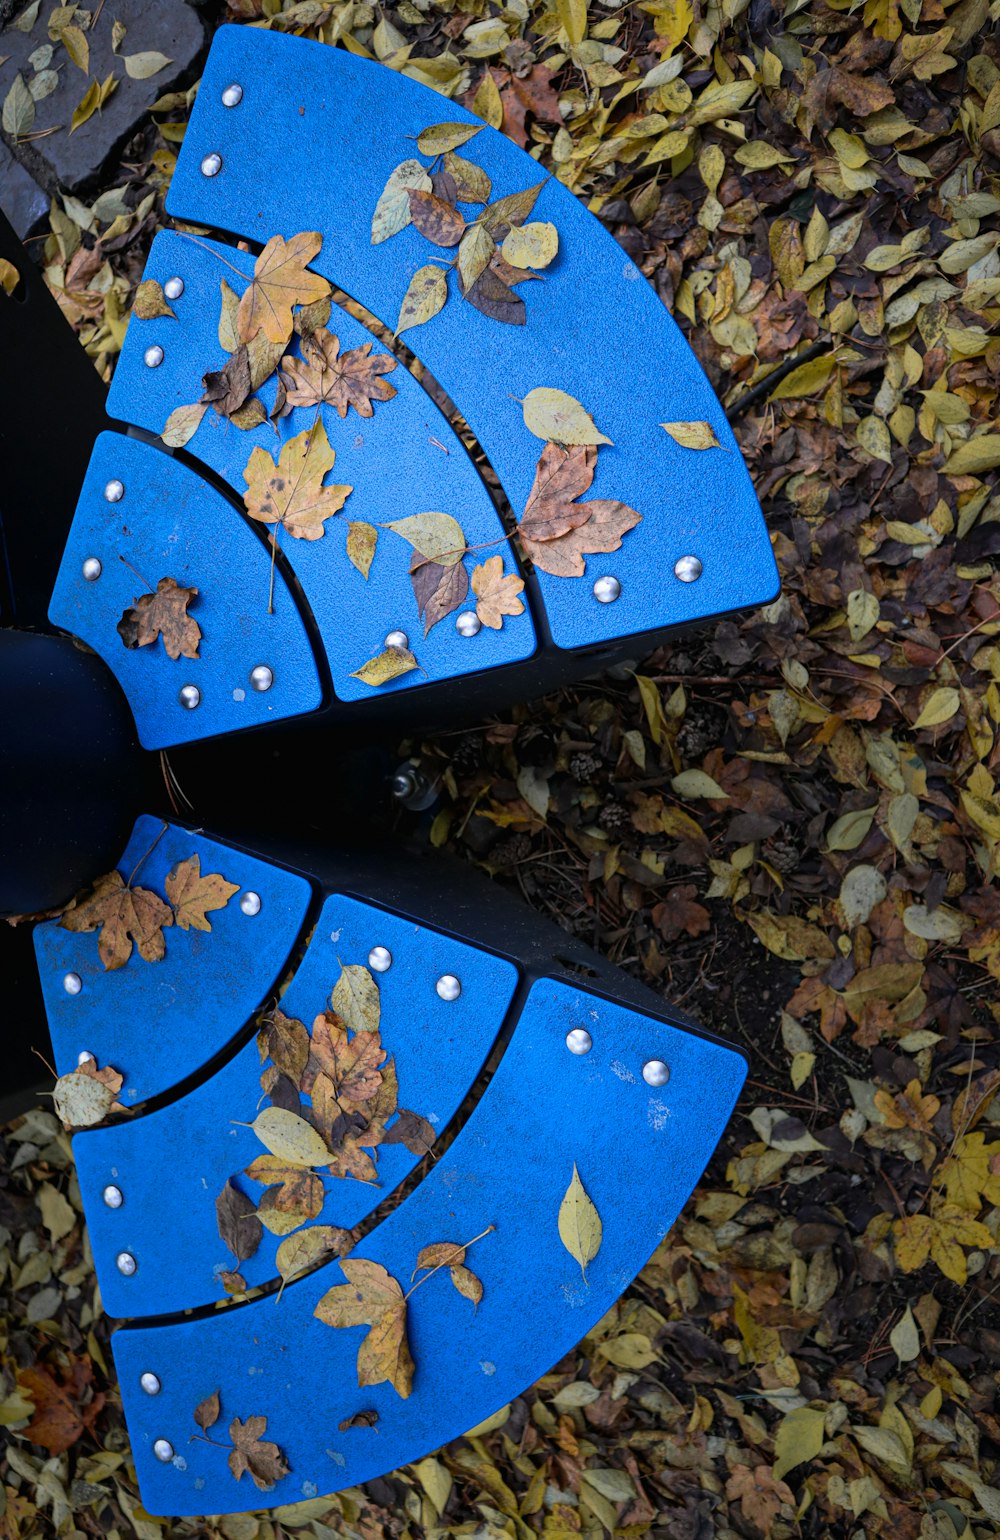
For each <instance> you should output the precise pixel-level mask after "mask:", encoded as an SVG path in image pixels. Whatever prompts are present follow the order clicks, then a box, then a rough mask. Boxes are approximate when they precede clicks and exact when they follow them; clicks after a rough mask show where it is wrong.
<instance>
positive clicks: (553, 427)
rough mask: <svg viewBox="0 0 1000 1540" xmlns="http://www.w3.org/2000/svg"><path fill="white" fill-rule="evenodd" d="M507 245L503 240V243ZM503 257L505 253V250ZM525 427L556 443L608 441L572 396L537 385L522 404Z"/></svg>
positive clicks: (603, 442)
mask: <svg viewBox="0 0 1000 1540" xmlns="http://www.w3.org/2000/svg"><path fill="white" fill-rule="evenodd" d="M504 244H505V245H506V242H505V243H504ZM504 256H505V257H506V252H504ZM521 407H522V410H523V412H524V426H525V427H526V428H527V430H528V432H529V433H533V434H534V435H535V437H536V438H543V439H546V440H548V441H549V442H552V443H556V444H610V443H611V440H610V439H609V438H607V437H606V435H605V434H603V433H602V432H601V431H600V429H599V428H598V427H597V426H596V425H595V423H594V419H593V418H592V417H591V415H590V413H589V412H588V411H587V410H586V408H585V407H583V406H582V405H581V404H580V402H579V401H577V399H576V397H575V396H570V395H567V393H566V391H564V390H553V389H552V388H551V387H549V386H547V385H539V386H537V387H536V388H535V389H534V390H529V391H528V394H527V395H526V396H525V398H524V400H523V401H522V403H521Z"/></svg>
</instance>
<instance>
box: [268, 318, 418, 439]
mask: <svg viewBox="0 0 1000 1540" xmlns="http://www.w3.org/2000/svg"><path fill="white" fill-rule="evenodd" d="M371 350H372V343H370V342H366V343H365V344H364V345H363V346H362V347H359V348H351V349H350V351H349V352H347V353H344V354H343V356H342V357H341V356H338V355H339V354H340V339H339V338H337V337H335V336H333V335H332V333H330V332H328V331H327V330H326V328H325V327H323V326H321V327H318V328H317V329H316V331H314V332H313V334H312V335H311V336H310V337H307V338H305V339H304V340H303V343H302V357H301V358H296V357H295V356H294V354H289V355H288V356H286V357H285V358H283V359H282V360H281V367H282V370H283V374H282V383H283V384H284V387H285V400H286V403H287V405H288V406H290V407H294V406H319V405H320V404H321V403H322V402H325V403H326V404H327V405H328V406H332V407H335V408H336V410H337V412H338V414H339V415H340V416H341V417H346V416H347V410H348V407H351V406H353V407H354V409H355V411H356V412H357V413H358V414H359V415H360V416H361V417H371V416H372V402H373V401H391V400H392V398H393V396H394V395H395V394H396V387H395V386H394V385H390V384H389V381H388V380H385V379H382V378H381V377H380V376H382V375H385V374H390V373H391V372H392V370H393V369H395V367H396V362H397V361H396V359H395V358H393V357H392V356H391V354H389V353H376V354H375V356H374V357H372V356H371Z"/></svg>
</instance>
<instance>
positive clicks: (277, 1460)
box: [229, 1417, 289, 1492]
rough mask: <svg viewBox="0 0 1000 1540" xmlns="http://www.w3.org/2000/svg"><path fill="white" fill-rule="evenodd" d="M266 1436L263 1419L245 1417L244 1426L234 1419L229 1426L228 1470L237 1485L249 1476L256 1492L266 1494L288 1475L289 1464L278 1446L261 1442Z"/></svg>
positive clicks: (237, 1419) (265, 1421)
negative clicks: (230, 1446)
mask: <svg viewBox="0 0 1000 1540" xmlns="http://www.w3.org/2000/svg"><path fill="white" fill-rule="evenodd" d="M266 1432H267V1418H266V1417H248V1418H247V1419H246V1421H245V1422H241V1421H240V1419H239V1418H238V1417H234V1418H233V1420H232V1422H231V1423H230V1424H229V1437H230V1439H231V1440H232V1444H233V1447H232V1451H231V1453H230V1455H229V1469H230V1470H231V1471H232V1473H233V1475H234V1476H235V1478H236V1480H237V1481H239V1479H240V1477H241V1476H243V1475H244V1474H249V1476H250V1479H251V1480H252V1482H253V1484H254V1486H255V1487H256V1488H257V1490H258V1491H259V1492H269V1491H270V1490H271V1488H272V1487H273V1486H274V1485H275V1483H276V1482H278V1481H280V1480H281V1478H282V1477H283V1476H287V1475H288V1474H289V1466H288V1461H287V1460H286V1459H285V1456H284V1455H283V1454H282V1452H281V1450H280V1449H279V1448H278V1446H277V1444H272V1443H270V1442H269V1441H268V1440H266V1439H265V1438H264V1434H265V1433H266Z"/></svg>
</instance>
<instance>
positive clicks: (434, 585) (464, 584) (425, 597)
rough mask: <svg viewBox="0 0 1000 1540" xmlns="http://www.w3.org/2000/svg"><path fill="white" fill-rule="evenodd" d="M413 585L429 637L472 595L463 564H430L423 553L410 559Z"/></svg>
mask: <svg viewBox="0 0 1000 1540" xmlns="http://www.w3.org/2000/svg"><path fill="white" fill-rule="evenodd" d="M410 582H411V583H412V584H413V596H414V598H415V599H416V601H417V614H418V615H419V616H420V618H421V620H422V621H423V622H424V635H425V636H426V635H427V634H428V632H429V631H430V630H431V628H432V627H433V626H436V625H437V623H438V621H439V620H443V619H444V617H445V616H446V615H450V614H451V612H452V610H456V609H458V606H459V605H460V604H461V603H462V600H463V599H464V598H465V596H466V594H467V593H468V591H469V574H468V572H467V571H466V570H465V566H464V564H463V563H462V562H460V561H459V562H455V563H453V564H452V565H450V566H443V565H442V564H441V563H440V562H436V561H428V560H427V558H426V557H425V556H421V554H420V552H419V551H414V552H413V553H412V555H411V557H410Z"/></svg>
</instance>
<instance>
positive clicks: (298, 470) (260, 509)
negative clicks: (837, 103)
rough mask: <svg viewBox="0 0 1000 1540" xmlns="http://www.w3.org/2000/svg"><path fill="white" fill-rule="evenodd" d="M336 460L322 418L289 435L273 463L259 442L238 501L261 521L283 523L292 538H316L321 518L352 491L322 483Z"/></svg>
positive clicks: (330, 513)
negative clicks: (241, 495)
mask: <svg viewBox="0 0 1000 1540" xmlns="http://www.w3.org/2000/svg"><path fill="white" fill-rule="evenodd" d="M335 459H336V455H335V453H334V451H333V450H332V449H331V448H330V442H329V440H328V438H327V436H326V429H325V428H324V426H323V424H322V422H318V423H316V424H315V425H314V426H313V427H312V428H309V429H307V430H306V432H305V433H299V434H297V435H296V436H295V438H292V439H289V440H288V442H287V443H286V444H284V445H283V446H282V449H281V453H280V455H279V457H278V463H277V465H275V463H274V461H273V460H272V458H271V456H270V455H269V454H268V452H267V450H266V449H262V448H261V447H260V446H259V445H258V446H257V447H256V448H255V449H254V451H253V453H252V454H251V456H250V459H249V461H248V463H247V468H246V470H245V471H244V472H243V479H244V480H245V481H246V484H247V490H246V491H245V492H244V494H243V501H244V503H245V504H246V509H247V512H248V513H249V515H250V517H251V518H252V519H257V520H259V521H260V522H261V523H262V524H282V525H284V527H285V529H286V530H287V531H288V533H289V534H290V535H292V536H293V537H294V538H295V539H296V540H319V539H320V538H321V537H322V535H323V533H324V530H323V524H324V521H325V520H326V519H329V518H332V517H333V515H334V514H335V513H339V512H340V510H341V508H343V506H344V504H345V502H346V501H347V499H348V497H349V496H350V494H351V492H353V490H354V488H353V487H347V486H324V485H323V477H324V476H325V475H326V474H327V472H328V471H331V470H332V469H333V463H334V460H335Z"/></svg>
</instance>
